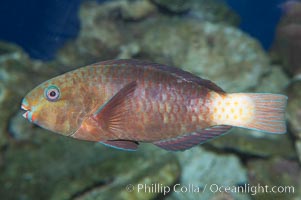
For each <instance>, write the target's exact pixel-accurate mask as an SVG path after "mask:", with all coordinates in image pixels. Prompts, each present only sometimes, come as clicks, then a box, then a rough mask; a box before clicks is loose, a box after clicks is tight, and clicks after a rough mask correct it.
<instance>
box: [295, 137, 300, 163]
mask: <svg viewBox="0 0 301 200" xmlns="http://www.w3.org/2000/svg"><path fill="white" fill-rule="evenodd" d="M296 149H297V152H298V156H299V162H301V140H297V141H296Z"/></svg>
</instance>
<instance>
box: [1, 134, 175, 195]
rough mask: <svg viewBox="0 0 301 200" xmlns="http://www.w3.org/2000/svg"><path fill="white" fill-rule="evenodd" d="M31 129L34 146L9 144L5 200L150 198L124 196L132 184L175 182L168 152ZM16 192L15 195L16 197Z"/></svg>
mask: <svg viewBox="0 0 301 200" xmlns="http://www.w3.org/2000/svg"><path fill="white" fill-rule="evenodd" d="M46 132H47V131H44V130H42V129H36V130H35V139H34V141H35V143H27V144H23V145H21V146H20V145H18V144H12V145H10V147H9V148H8V150H7V152H6V153H5V158H4V163H5V167H4V168H3V169H2V170H1V176H0V183H1V185H2V187H1V188H0V193H1V196H3V197H6V199H53V200H56V199H85V200H87V199H110V198H112V199H141V198H140V197H141V195H145V196H144V197H145V198H144V199H153V198H154V197H156V196H157V195H159V194H158V193H146V194H144V193H143V192H141V193H139V192H137V190H136V188H134V191H127V189H126V186H127V185H129V184H132V185H133V186H134V187H136V186H137V184H138V183H141V184H144V183H149V184H151V183H156V182H159V183H162V184H164V185H172V184H173V183H174V182H175V181H176V180H177V179H178V177H179V174H180V169H179V165H178V162H177V160H176V159H175V157H174V156H173V155H172V154H171V153H167V152H166V151H162V150H159V149H158V148H153V147H152V148H150V147H147V145H146V146H145V147H144V146H143V147H141V148H140V149H139V151H137V152H131V153H130V152H124V151H120V150H115V149H112V148H108V147H104V146H103V145H101V144H94V143H89V142H82V141H77V140H72V139H70V138H69V139H66V138H65V137H63V136H59V135H49V133H48V134H47V133H46ZM16 191H17V192H16Z"/></svg>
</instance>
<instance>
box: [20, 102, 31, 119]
mask: <svg viewBox="0 0 301 200" xmlns="http://www.w3.org/2000/svg"><path fill="white" fill-rule="evenodd" d="M21 109H22V110H24V111H26V112H25V113H23V115H22V116H23V117H24V118H25V119H28V120H29V121H30V122H32V112H31V110H30V107H29V105H28V103H27V101H26V99H23V100H22V104H21Z"/></svg>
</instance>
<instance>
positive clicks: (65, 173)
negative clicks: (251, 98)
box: [0, 0, 301, 200]
mask: <svg viewBox="0 0 301 200" xmlns="http://www.w3.org/2000/svg"><path fill="white" fill-rule="evenodd" d="M172 2H175V3H171V1H168V0H152V1H151V0H141V1H109V2H107V3H104V4H98V3H97V2H95V1H86V2H85V3H83V5H82V6H81V10H80V13H79V15H80V19H81V31H80V33H79V36H78V38H77V39H76V40H73V41H69V42H68V43H67V44H66V45H65V46H64V47H63V48H62V49H60V50H59V52H58V55H57V58H56V59H55V60H53V61H51V62H41V61H38V60H32V59H30V58H29V57H28V56H27V54H26V53H25V52H24V51H23V50H22V49H20V48H19V47H18V46H16V45H13V44H9V43H6V42H1V43H0V109H1V114H0V147H1V152H0V167H1V171H0V184H1V187H0V197H1V199H2V197H3V198H4V199H22V200H27V199H30V200H31V199H49V200H50V199H53V200H57V199H80V200H90V199H109V198H110V199H156V198H161V199H212V200H217V199H300V198H301V192H300V189H301V182H300V181H301V174H300V172H301V170H300V163H301V131H300V130H301V127H300V120H301V103H300V102H301V93H300V91H301V90H300V89H301V82H300V81H298V80H296V79H294V80H293V81H292V77H291V76H290V75H289V74H287V73H286V72H285V71H284V70H283V67H282V66H281V65H280V64H277V63H276V64H275V63H274V62H273V63H272V62H271V60H270V58H269V56H268V54H267V53H266V52H265V51H264V50H263V49H262V48H261V46H260V44H259V43H258V42H257V41H256V40H255V39H253V38H251V37H250V36H248V35H247V34H245V33H243V32H242V31H240V30H239V29H238V28H236V25H237V24H238V21H239V18H238V16H237V15H236V14H235V13H233V11H231V10H230V9H229V8H228V7H227V6H226V5H225V4H222V3H221V2H220V1H210V3H208V2H206V1H203V0H201V1H197V0H189V1H184V0H176V1H172ZM177 5H178V6H177ZM114 58H135V59H145V60H151V61H155V62H159V63H164V64H169V65H174V66H177V67H181V68H183V69H184V70H187V71H190V72H192V73H194V74H197V75H199V76H201V77H203V78H207V79H210V80H212V81H213V82H215V83H217V84H218V85H220V86H221V87H222V88H223V89H224V90H226V91H228V92H271V93H283V94H287V95H288V97H289V100H288V109H287V116H288V127H289V128H288V133H287V134H284V135H268V134H264V133H260V132H256V131H246V130H242V129H238V128H235V129H233V130H232V131H231V133H229V134H227V135H225V136H222V137H219V138H218V139H215V140H213V141H211V142H209V143H207V144H205V145H202V146H199V147H195V148H193V149H191V150H187V151H185V152H175V153H174V152H166V151H164V150H161V149H158V148H156V147H153V146H152V145H141V146H140V148H139V150H138V151H137V152H134V153H129V152H122V151H118V150H115V149H111V148H107V147H104V146H102V145H100V144H93V143H89V142H83V141H77V140H74V139H71V138H66V137H62V136H60V135H57V134H53V133H50V132H48V131H46V130H43V129H41V128H39V127H36V126H34V125H32V124H30V123H29V122H27V120H24V119H23V118H22V116H21V115H22V112H21V111H20V102H21V99H22V97H23V96H24V95H25V94H26V93H27V92H28V91H29V90H30V89H31V88H33V87H34V86H35V85H37V84H38V83H40V82H42V81H44V80H47V79H49V78H51V77H53V76H55V75H58V74H61V73H63V72H65V71H69V70H71V69H75V68H77V67H79V66H83V65H86V64H90V63H93V62H97V61H101V60H107V59H114ZM139 183H141V184H154V183H161V184H163V185H166V186H170V187H172V186H174V185H175V184H181V185H183V186H188V185H189V184H194V185H197V186H198V187H200V188H204V187H205V186H206V184H218V185H223V186H239V185H244V184H250V185H258V184H261V185H269V186H294V188H295V192H294V193H276V194H273V193H259V194H256V195H251V194H247V193H242V194H236V193H229V194H226V193H212V192H210V191H207V192H202V193H189V192H187V193H176V192H171V193H169V194H168V195H166V196H162V194H160V193H156V192H153V193H152V192H137V190H134V191H128V190H127V188H126V187H127V186H128V185H129V184H131V185H133V186H135V185H137V184H139Z"/></svg>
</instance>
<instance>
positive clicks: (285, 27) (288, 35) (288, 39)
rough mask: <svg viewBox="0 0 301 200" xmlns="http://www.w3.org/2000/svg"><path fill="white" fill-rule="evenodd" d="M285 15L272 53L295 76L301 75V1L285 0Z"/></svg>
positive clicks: (283, 6)
mask: <svg viewBox="0 0 301 200" xmlns="http://www.w3.org/2000/svg"><path fill="white" fill-rule="evenodd" d="M281 7H282V8H283V10H284V12H283V16H282V18H281V20H280V22H279V24H278V26H277V29H276V36H275V42H274V45H273V48H272V55H273V57H274V59H275V60H276V61H278V62H279V61H280V63H282V65H283V66H284V68H285V70H286V71H287V72H289V73H290V75H291V76H293V77H295V78H300V76H301V67H300V62H301V57H300V53H299V52H300V48H301V42H300V39H301V25H300V22H301V2H299V1H285V2H284V3H283V4H282V6H281Z"/></svg>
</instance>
